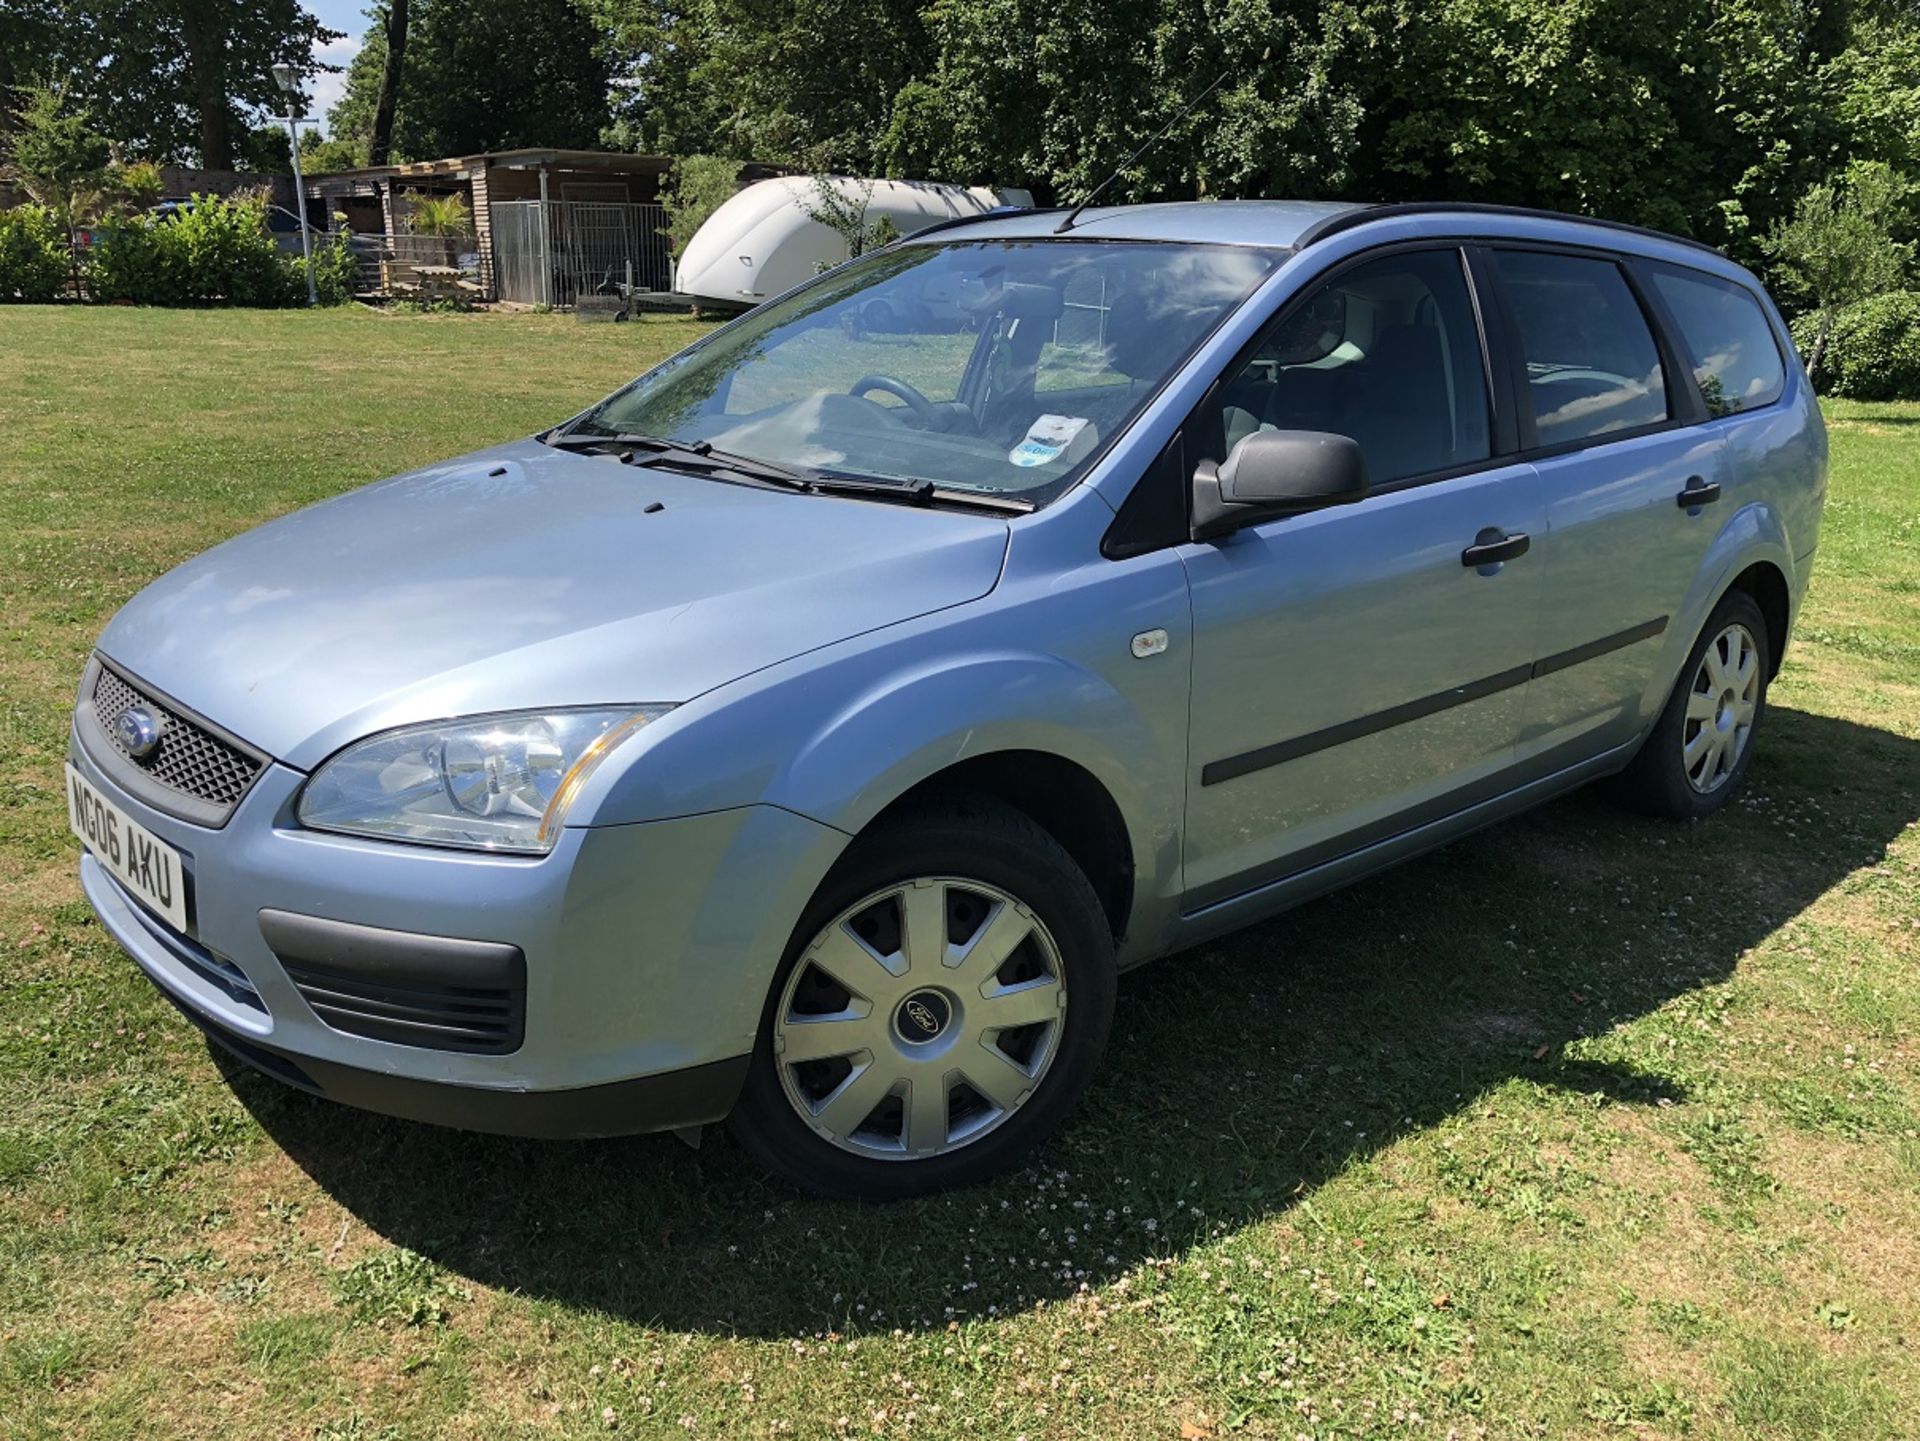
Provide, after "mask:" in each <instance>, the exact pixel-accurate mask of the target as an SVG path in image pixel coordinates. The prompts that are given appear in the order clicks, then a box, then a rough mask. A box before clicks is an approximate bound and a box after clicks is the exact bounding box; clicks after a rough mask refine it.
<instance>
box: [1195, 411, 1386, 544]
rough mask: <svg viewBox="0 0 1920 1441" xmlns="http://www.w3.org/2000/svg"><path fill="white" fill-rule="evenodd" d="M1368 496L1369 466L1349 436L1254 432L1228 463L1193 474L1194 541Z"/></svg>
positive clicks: (1201, 466) (1209, 464)
mask: <svg viewBox="0 0 1920 1441" xmlns="http://www.w3.org/2000/svg"><path fill="white" fill-rule="evenodd" d="M1366 495H1367V463H1366V460H1365V459H1364V458H1363V457H1362V456H1361V454H1360V446H1359V444H1358V443H1357V442H1356V441H1354V440H1353V439H1351V438H1350V437H1348V436H1344V435H1334V434H1332V433H1331V432H1328V431H1321V430H1257V431H1255V432H1254V433H1253V434H1252V435H1248V436H1244V437H1242V439H1241V441H1240V443H1239V444H1238V445H1236V446H1234V448H1233V450H1232V452H1231V453H1230V454H1229V455H1228V456H1227V458H1226V460H1225V461H1224V462H1222V463H1221V464H1219V465H1215V464H1214V463H1213V462H1212V461H1210V460H1203V461H1201V462H1200V464H1199V466H1198V467H1197V468H1196V469H1195V471H1194V473H1193V538H1194V539H1195V540H1208V539H1211V538H1212V537H1214V536H1220V535H1226V534H1228V533H1229V532H1231V531H1236V530H1239V529H1240V528H1241V527H1242V526H1247V525H1256V524H1258V523H1259V522H1260V521H1263V520H1272V519H1274V518H1275V517H1277V516H1283V515H1297V514H1299V513H1301V512H1303V511H1309V510H1319V509H1321V508H1322V507H1324V506H1329V505H1350V504H1352V503H1353V502H1354V501H1356V500H1364V499H1366Z"/></svg>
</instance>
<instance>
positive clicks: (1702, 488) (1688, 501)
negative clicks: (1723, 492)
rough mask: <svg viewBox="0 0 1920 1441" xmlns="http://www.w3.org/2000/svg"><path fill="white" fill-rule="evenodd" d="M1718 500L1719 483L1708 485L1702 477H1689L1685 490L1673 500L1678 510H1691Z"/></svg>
mask: <svg viewBox="0 0 1920 1441" xmlns="http://www.w3.org/2000/svg"><path fill="white" fill-rule="evenodd" d="M1719 498H1720V483H1719V482H1718V481H1714V482H1712V483H1711V484H1709V483H1708V482H1707V480H1706V478H1705V477H1704V476H1698V475H1690V476H1688V477H1687V486H1686V489H1685V490H1683V491H1681V492H1680V494H1678V495H1676V496H1675V497H1674V500H1675V501H1676V502H1678V504H1679V506H1680V509H1682V510H1692V509H1694V508H1695V507H1696V506H1702V505H1712V504H1713V503H1714V502H1715V501H1716V500H1718V499H1719Z"/></svg>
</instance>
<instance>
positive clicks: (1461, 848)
mask: <svg viewBox="0 0 1920 1441" xmlns="http://www.w3.org/2000/svg"><path fill="white" fill-rule="evenodd" d="M1762 741H1763V744H1762V750H1761V753H1760V754H1759V756H1758V757H1756V764H1755V766H1754V769H1753V772H1752V775H1751V777H1750V779H1749V784H1748V787H1747V789H1746V792H1745V794H1744V795H1743V796H1742V797H1741V798H1740V800H1739V801H1738V802H1737V803H1736V804H1735V805H1734V806H1732V807H1730V808H1729V809H1728V810H1727V811H1725V812H1723V813H1722V814H1721V815H1720V816H1718V817H1716V818H1715V819H1714V820H1712V821H1710V822H1707V823H1704V824H1700V825H1693V826H1676V825H1671V824H1666V823H1660V822H1655V821H1651V820H1646V819H1643V818H1640V817H1636V816H1632V815H1628V814H1624V813H1622V812H1620V811H1618V810H1615V809H1614V808H1612V807H1611V806H1609V805H1608V804H1607V803H1606V802H1605V801H1604V799H1602V798H1601V797H1600V796H1598V795H1597V794H1595V793H1593V792H1591V791H1589V792H1583V793H1581V794H1578V795H1575V796H1572V797H1569V798H1567V799H1565V800H1562V801H1560V802H1557V803H1556V804H1554V805H1552V806H1549V807H1547V808H1545V809H1543V810H1541V811H1537V812H1535V813H1533V814H1531V815H1528V816H1525V817H1522V818H1520V819H1518V820H1515V821H1511V822H1508V823H1506V824H1504V825H1501V826H1498V827H1495V828H1493V829H1491V830H1488V831H1485V832H1482V833H1481V834H1479V835H1477V836H1473V837H1470V838H1468V839H1465V840H1462V841H1459V842H1456V843H1455V844H1453V845H1451V846H1448V847H1446V848H1444V849H1443V850H1440V851H1437V852H1435V853H1433V854H1431V855H1429V856H1426V857H1424V858H1422V859H1420V860H1417V861H1414V862H1411V863H1409V864H1407V865H1404V866H1401V867H1399V868H1397V869H1395V870H1393V871H1391V872H1387V873H1385V874H1383V875H1381V876H1379V877H1376V878H1374V879H1372V880H1370V881H1367V882H1364V883H1362V884H1360V885H1358V886H1355V887H1352V888H1350V889H1348V890H1346V891H1343V892H1341V893H1338V894H1336V895H1333V896H1330V897H1327V898H1325V899H1323V900H1320V901H1317V902H1315V903H1313V904H1311V905H1309V906H1305V907H1303V908H1301V909H1299V910H1297V911H1294V912H1292V913H1290V914H1288V915H1285V916H1282V917H1280V918H1278V919H1276V920H1273V921H1269V922H1267V923H1265V924H1262V925H1259V926H1256V927H1254V928H1252V929H1250V930H1247V931H1243V932H1241V933H1239V934H1237V935H1234V936H1230V937H1228V938H1226V939H1225V940H1222V941H1219V942H1216V943H1213V944H1210V945H1207V946H1204V947H1201V948H1198V949H1196V950H1193V951H1190V952H1188V953H1186V954H1184V955H1181V956H1177V957H1174V958H1171V959H1169V960H1166V961H1162V962H1159V963H1157V964H1155V965H1153V966H1150V967H1147V968H1145V969H1143V970H1141V971H1137V972H1134V973H1131V974H1129V975H1128V976H1126V977H1125V978H1123V979H1122V982H1121V988H1120V1004H1119V1009H1118V1012H1117V1015H1116V1018H1115V1024H1114V1035H1113V1041H1112V1044H1111V1046H1110V1049H1109V1052H1108V1056H1107V1060H1106V1063H1105V1065H1104V1067H1103V1069H1102V1071H1101V1073H1100V1076H1099V1078H1098V1079H1097V1080H1096V1082H1095V1085H1094V1087H1093V1090H1092V1092H1091V1093H1090V1095H1089V1096H1088V1098H1087V1099H1086V1101H1085V1103H1084V1104H1083V1105H1082V1106H1081V1108H1080V1109H1079V1111H1078V1112H1077V1114H1076V1116H1075V1117H1074V1119H1073V1121H1072V1122H1071V1123H1070V1124H1069V1126H1068V1128H1067V1129H1066V1131H1065V1132H1064V1133H1063V1134H1062V1135H1061V1136H1059V1137H1057V1138H1056V1139H1055V1140H1054V1141H1053V1142H1052V1143H1050V1144H1049V1145H1048V1146H1047V1147H1046V1148H1045V1149H1044V1151H1043V1152H1042V1154H1041V1156H1040V1158H1039V1160H1038V1162H1037V1163H1036V1164H1035V1165H1034V1166H1032V1167H1030V1168H1028V1169H1026V1170H1024V1171H1021V1172H1018V1173H1015V1174H1013V1175H1010V1176H1006V1177H1003V1178H1001V1179H999V1180H997V1181H995V1182H992V1183H990V1184H988V1185H985V1186H980V1187H976V1188H973V1189H971V1190H969V1191H965V1192H961V1193H958V1194H952V1195H946V1196H938V1197H933V1198H930V1199H927V1200H923V1201H917V1202H911V1203H906V1204H902V1205H897V1206H891V1207H867V1206H856V1205H848V1204H841V1203H834V1202H827V1201H820V1200H815V1199H812V1198H808V1197H803V1196H799V1195H797V1194H795V1193H794V1192H793V1191H791V1190H790V1189H788V1188H787V1187H785V1186H784V1185H782V1184H780V1183H778V1182H775V1181H773V1180H770V1179H769V1178H767V1177H766V1176H765V1175H763V1174H762V1173H761V1172H760V1171H759V1170H758V1169H757V1168H756V1167H755V1166H754V1164H753V1163H752V1162H751V1161H750V1160H749V1159H748V1158H747V1157H746V1156H745V1155H744V1154H743V1153H742V1152H741V1150H740V1149H739V1147H738V1146H737V1145H735V1144H734V1143H733V1142H732V1141H731V1140H730V1139H729V1138H728V1137H727V1135H726V1134H725V1132H724V1131H723V1130H720V1129H717V1128H715V1129H710V1130H709V1132H708V1137H707V1141H706V1144H705V1145H704V1146H703V1148H702V1149H701V1150H699V1151H698V1152H695V1151H693V1150H691V1149H689V1148H687V1147H685V1146H683V1145H682V1144H681V1143H679V1142H678V1141H676V1140H673V1139H672V1138H669V1137H657V1136H656V1137H639V1138H634V1139H631V1140H621V1141H606V1142H578V1143H551V1142H533V1141H518V1140H510V1139H501V1138H497V1137H490V1136H478V1135H470V1134H464V1133H459V1132H453V1131H447V1130H442V1129H438V1128H434V1127H430V1126H423V1125H416V1124H412V1123H408V1122H403V1121H394V1120H388V1119H385V1118H381V1117H375V1116H369V1115H364V1114H360V1113H357V1112H354V1111H350V1110H347V1109H345V1108H343V1107H339V1106H336V1105H333V1104H331V1103H329V1102H325V1101H321V1100H318V1099H315V1098H313V1097H310V1096H307V1095H304V1094H302V1093H300V1092H297V1091H293V1090H290V1089H288V1088H286V1087H283V1086H281V1085H279V1084H277V1083H276V1082H274V1081H271V1080H268V1079H266V1078H264V1077H261V1076H259V1075H257V1074H255V1073H253V1072H251V1071H248V1070H246V1069H245V1068H243V1067H240V1066H238V1065H237V1064H234V1063H229V1064H227V1065H226V1067H225V1068H226V1069H227V1071H228V1073H229V1075H230V1079H231V1081H232V1084H233V1086H234V1089H235V1090H236V1091H237V1093H238V1094H239V1096H240V1097H241V1099H242V1101H243V1102H244V1103H245V1104H246V1105H247V1106H248V1108H249V1109H250V1110H251V1111H252V1112H253V1114H254V1115H255V1116H256V1117H257V1118H258V1120H259V1121H260V1123H261V1124H262V1125H263V1126H264V1127H265V1128H266V1130H267V1131H268V1132H269V1133H270V1134H271V1136H272V1137H273V1139H274V1140H275V1141H276V1142H278V1143H279V1144H280V1145H281V1146H282V1147H284V1148H285V1150H286V1151H287V1153H288V1154H289V1155H290V1156H292V1158H293V1159H294V1160H295V1161H296V1162H297V1163H298V1164H299V1165H300V1166H301V1167H302V1168H304V1169H305V1170H306V1171H307V1172H308V1174H309V1175H311V1176H312V1178H313V1179H314V1180H315V1181H316V1182H317V1183H318V1184H319V1185H320V1186H321V1187H322V1188H324V1189H325V1190H326V1191H327V1192H328V1193H330V1194H331V1195H332V1196H334V1197H335V1198H337V1199H338V1201H339V1202H340V1203H341V1204H342V1205H343V1206H345V1207H346V1208H347V1209H348V1210H349V1211H351V1212H352V1213H353V1214H354V1215H355V1216H357V1217H358V1218H359V1219H360V1220H361V1221H363V1222H364V1223H365V1224H366V1225H367V1226H368V1227H369V1228H370V1229H372V1230H373V1231H375V1232H377V1233H378V1234H379V1235H381V1236H382V1237H384V1238H386V1239H387V1240H388V1241H390V1242H392V1243H393V1244H396V1245H400V1246H405V1247H408V1248H410V1249H412V1250H414V1251H416V1252H419V1253H421V1254H422V1255H424V1256H426V1257H428V1258H430V1259H431V1260H433V1261H434V1262H436V1263H438V1264H439V1265H442V1266H444V1267H446V1268H447V1269H448V1270H450V1271H453V1272H456V1273H459V1274H460V1275H463V1276H465V1277H468V1278H471V1279H473V1280H475V1281H478V1282H482V1283H484V1284H486V1285H489V1286H494V1287H500V1288H504V1289H508V1290H513V1291H517V1292H520V1293H522V1294H524V1295H527V1296H530V1297H534V1298H541V1299H547V1300H551V1301H553V1302H557V1303H560V1304H562V1305H565V1306H568V1307H573V1308H585V1309H593V1310H598V1311H601V1312H604V1313H607V1314H610V1315H612V1316H615V1317H619V1318H622V1319H625V1320H629V1321H633V1322H637V1323H641V1324H644V1325H650V1326H658V1327H663V1328H669V1329H674V1330H694V1331H707V1332H718V1333H729V1334H741V1335H750V1336H759V1337H788V1336H792V1337H803V1336H811V1335H814V1334H817V1333H820V1332H824V1331H839V1332H841V1333H843V1334H854V1333H859V1332H862V1331H867V1330H890V1329H892V1328H894V1327H923V1326H930V1325H943V1324H944V1323H945V1322H946V1321H948V1320H949V1319H952V1318H955V1317H968V1316H980V1315H986V1314H999V1315H1004V1314H1006V1313H1007V1312H1009V1311H1017V1310H1021V1309H1023V1308H1027V1307H1031V1306H1034V1305H1036V1304H1038V1303H1040V1302H1042V1301H1055V1300H1059V1299H1061V1298H1063V1297H1066V1296H1069V1295H1071V1294H1073V1293H1074V1292H1075V1291H1077V1290H1078V1289H1079V1288H1080V1287H1081V1285H1082V1284H1083V1283H1088V1284H1093V1285H1098V1284H1100V1283H1101V1282H1103V1281H1106V1280H1109V1279H1111V1278H1113V1277H1115V1276H1117V1275H1119V1274H1121V1273H1123V1272H1125V1271H1127V1270H1129V1269H1131V1268H1133V1267H1135V1266H1137V1265H1139V1264H1140V1263H1141V1262H1142V1261H1144V1260H1146V1259H1149V1258H1153V1257H1161V1256H1167V1255H1171V1254H1176V1253H1178V1252H1179V1251H1181V1250H1182V1249H1184V1248H1185V1247H1187V1246H1189V1245H1191V1244H1192V1243H1193V1242H1194V1241H1196V1240H1198V1239H1201V1238H1203V1237H1206V1236H1209V1235H1217V1234H1219V1233H1220V1231H1221V1228H1223V1227H1224V1228H1225V1229H1226V1230H1227V1231H1229V1232H1230V1231H1232V1230H1234V1229H1236V1228H1239V1227H1241V1226H1244V1225H1246V1224H1248V1223H1250V1222H1254V1221H1257V1220H1259V1219H1260V1218H1262V1217H1265V1216H1268V1215H1271V1214H1273V1213H1274V1212H1277V1211H1280V1210H1282V1209H1284V1208H1287V1207H1289V1206H1292V1205H1295V1204H1297V1203H1298V1202H1299V1201H1300V1200H1301V1199H1302V1198H1305V1197H1310V1196H1311V1195H1312V1194H1313V1192H1314V1190H1315V1188H1316V1187H1318V1186H1319V1185H1320V1184H1321V1183H1322V1182H1324V1181H1326V1180H1327V1179H1328V1178H1330V1177H1333V1176H1335V1175H1337V1174H1339V1173H1340V1172H1341V1171H1342V1170H1343V1169H1345V1168H1347V1167H1349V1166H1351V1165H1353V1164H1355V1163H1356V1162H1362V1161H1365V1160H1366V1159H1367V1158H1368V1157H1369V1156H1371V1155H1373V1154H1374V1153H1375V1152H1377V1151H1378V1150H1379V1149H1380V1148H1382V1147H1384V1146H1387V1145H1389V1144H1391V1143H1392V1142H1393V1141H1395V1140H1396V1139H1397V1138H1399V1137H1401V1136H1403V1135H1406V1134H1407V1133H1409V1132H1414V1131H1419V1130H1422V1129H1425V1128H1429V1127H1433V1126H1435V1125H1437V1124H1439V1123H1441V1122H1443V1121H1445V1120H1446V1119H1447V1118H1448V1117H1451V1116H1454V1115H1455V1114H1457V1113H1460V1112H1462V1111H1463V1110H1465V1109H1467V1108H1470V1107H1474V1106H1476V1105H1484V1104H1486V1102H1485V1100H1484V1098H1485V1097H1486V1096H1487V1095H1488V1093H1489V1092H1491V1091H1493V1090H1495V1089H1496V1088H1499V1087H1502V1086H1504V1085H1507V1084H1508V1083H1510V1082H1513V1081H1515V1080H1516V1079H1518V1080H1520V1081H1524V1082H1527V1083H1532V1084H1534V1085H1537V1086H1540V1087H1546V1088H1555V1089H1559V1090H1563V1091H1567V1092H1572V1093H1579V1094H1580V1095H1583V1096H1587V1097H1591V1098H1594V1101H1593V1104H1598V1105H1605V1104H1617V1105H1630V1106H1643V1105H1656V1104H1658V1103H1660V1102H1662V1101H1682V1100H1685V1099H1686V1089H1685V1085H1684V1083H1683V1080H1682V1079H1681V1077H1680V1076H1679V1074H1678V1073H1677V1072H1674V1073H1671V1074H1669V1073H1663V1071H1662V1070H1661V1068H1660V1066H1661V1056H1662V1053H1661V1052H1660V1050H1659V1047H1658V1046H1657V1045H1655V1044H1654V1043H1652V1042H1651V1041H1649V1042H1648V1043H1647V1044H1645V1045H1638V1046H1635V1047H1633V1048H1632V1049H1633V1051H1634V1053H1635V1054H1638V1055H1645V1056H1647V1057H1649V1058H1650V1059H1651V1062H1652V1064H1651V1065H1650V1066H1649V1067H1648V1068H1647V1069H1638V1068H1636V1067H1635V1066H1634V1065H1630V1064H1625V1063H1622V1062H1619V1061H1617V1060H1608V1061H1601V1060H1594V1059H1581V1058H1578V1057H1575V1056H1570V1055H1568V1054H1566V1052H1567V1048H1569V1047H1570V1046H1574V1045H1575V1043H1578V1042H1581V1041H1582V1040H1583V1038H1591V1037H1600V1036H1604V1035H1605V1034H1606V1033H1608V1032H1609V1031H1611V1030H1612V1029H1613V1028H1615V1027H1617V1026H1620V1025H1622V1024H1623V1023H1627V1022H1631V1021H1633V1020H1635V1019H1636V1018H1639V1017H1643V1016H1646V1015H1648V1014H1649V1013H1651V1012H1653V1011H1654V1010H1656V1009H1657V1008H1659V1007H1660V1006H1662V1005H1663V1004H1665V1003H1666V1002H1668V1001H1670V1000H1673V999H1674V998H1676V997H1679V996H1682V995H1684V994H1686V993H1687V992H1690V991H1693V990H1695V989H1697V988H1699V987H1702V986H1707V985H1710V984H1712V983H1714V982H1717V981H1722V980H1725V979H1726V978H1727V977H1728V976H1730V975H1731V974H1732V972H1733V970H1734V968H1735V966H1736V965H1737V964H1738V962H1739V960H1740V958H1741V956H1742V955H1743V954H1744V953H1745V952H1747V951H1748V950H1749V949H1751V948H1752V947H1754V946H1755V945H1757V944H1758V943H1759V942H1761V941H1762V940H1763V939H1764V938H1766V937H1767V936H1768V935H1769V934H1771V933H1772V932H1774V931H1775V930H1776V929H1778V928H1779V927H1780V926H1781V925H1783V924H1784V923H1786V922H1787V921H1789V920H1790V919H1792V918H1793V917H1794V916H1796V915H1798V914H1799V913H1800V912H1802V911H1803V910H1805V909H1806V908H1807V907H1808V906H1809V905H1810V904H1812V903H1813V902H1814V901H1815V900H1816V899H1817V898H1818V897H1819V896H1821V895H1822V894H1823V893H1825V892H1826V891H1828V890H1829V889H1831V888H1832V887H1833V886H1834V885H1836V884H1837V883H1838V882H1840V881H1841V880H1842V879H1843V878H1844V877H1846V876H1848V875H1849V874H1851V873H1852V872H1854V871H1855V870H1857V869H1858V868H1860V867H1862V866H1869V865H1872V864H1875V863H1876V862H1878V861H1879V860H1880V859H1881V857H1882V855H1883V853H1884V851H1885V849H1886V847H1887V846H1888V844H1889V843H1890V842H1891V841H1892V840H1893V839H1894V838H1896V837H1897V836H1898V835H1899V834H1900V833H1901V831H1902V830H1903V829H1904V828H1905V827H1906V826H1907V825H1908V824H1910V823H1911V822H1913V821H1914V820H1915V819H1916V802H1917V800H1920V786H1916V784H1915V781H1916V777H1920V743H1916V742H1914V741H1911V740H1907V739H1905V738H1903V737H1900V736H1897V735H1894V734H1892V733H1889V732H1886V731H1881V730H1876V729H1873V728H1871V727H1867V726H1861V725H1855V724H1850V723H1848V722H1844V721H1839V720H1833V719H1829V718H1825V717H1819V716H1814V715H1810V714H1807V713H1805V712H1800V711H1794V710H1787V709H1775V710H1774V711H1772V712H1771V714H1770V717H1769V723H1768V726H1767V729H1766V734H1765V735H1764V736H1763V738H1762ZM1576 1049H1578V1047H1577V1046H1576ZM1603 1049H1604V1048H1603ZM1611 1049H1613V1050H1614V1051H1615V1052H1616V1053H1619V1052H1620V1051H1621V1050H1622V1048H1620V1047H1613V1048H1611Z"/></svg>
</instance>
